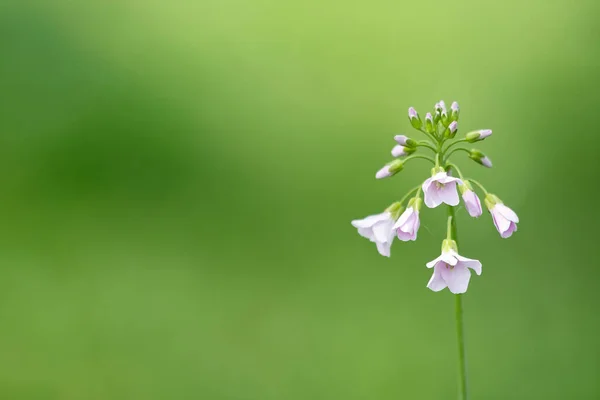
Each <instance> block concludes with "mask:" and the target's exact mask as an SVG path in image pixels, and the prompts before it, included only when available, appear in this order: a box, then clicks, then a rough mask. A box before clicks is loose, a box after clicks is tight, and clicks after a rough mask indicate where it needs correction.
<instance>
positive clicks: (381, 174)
mask: <svg viewBox="0 0 600 400" xmlns="http://www.w3.org/2000/svg"><path fill="white" fill-rule="evenodd" d="M390 176H392V173H391V172H390V166H389V165H386V166H385V167H383V168H381V169H380V170H379V171H377V173H376V174H375V178H377V179H383V178H387V177H390Z"/></svg>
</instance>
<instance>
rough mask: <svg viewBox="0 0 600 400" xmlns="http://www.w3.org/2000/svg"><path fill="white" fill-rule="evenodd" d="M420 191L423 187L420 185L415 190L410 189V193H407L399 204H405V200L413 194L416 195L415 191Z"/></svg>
mask: <svg viewBox="0 0 600 400" xmlns="http://www.w3.org/2000/svg"><path fill="white" fill-rule="evenodd" d="M418 189H421V185H419V186H416V187H414V188H412V189H410V190H409V191H408V192H407V193H406V194H405V195H404V197H402V198H401V199H400V201H398V203H400V204H402V203H404V200H406V199H407V198H408V196H410V195H411V194H413V193H414V191H415V190H418Z"/></svg>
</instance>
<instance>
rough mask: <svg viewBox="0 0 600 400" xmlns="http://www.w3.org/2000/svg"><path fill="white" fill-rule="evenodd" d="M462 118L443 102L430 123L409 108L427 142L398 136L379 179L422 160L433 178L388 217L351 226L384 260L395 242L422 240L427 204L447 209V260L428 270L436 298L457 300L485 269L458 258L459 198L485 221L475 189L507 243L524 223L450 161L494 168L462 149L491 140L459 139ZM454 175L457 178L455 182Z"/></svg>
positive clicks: (479, 136) (478, 135) (476, 134)
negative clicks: (461, 158)
mask: <svg viewBox="0 0 600 400" xmlns="http://www.w3.org/2000/svg"><path fill="white" fill-rule="evenodd" d="M459 115H460V108H459V106H458V103H457V102H453V103H452V105H451V106H450V109H449V110H448V109H446V104H445V103H444V101H443V100H442V101H440V102H439V103H436V104H435V108H434V111H433V113H427V114H426V115H425V122H423V120H422V119H421V117H420V116H419V114H418V113H417V111H416V110H415V109H414V108H412V107H411V108H409V109H408V119H409V121H410V124H411V125H412V126H413V128H415V129H416V130H418V131H420V132H422V133H424V134H425V135H426V136H427V138H428V139H427V140H423V141H416V140H413V139H411V138H409V137H407V136H405V135H396V136H395V137H394V140H395V141H396V145H395V146H394V147H393V148H392V156H393V157H395V158H394V160H392V161H391V162H389V163H387V164H386V165H385V166H384V167H383V168H381V169H380V170H379V171H377V173H376V174H375V177H376V178H377V179H383V178H388V177H391V176H394V175H396V174H397V173H398V172H400V171H402V169H403V168H404V165H405V164H406V163H407V162H408V161H410V160H413V159H419V158H420V159H426V160H429V161H430V162H431V163H432V164H433V169H432V170H431V176H430V177H429V178H427V179H426V180H425V181H424V182H423V184H422V185H419V186H417V187H415V188H413V189H411V190H409V191H408V193H407V194H406V195H405V196H404V197H403V198H402V199H401V200H399V201H396V202H394V203H393V204H392V205H390V206H389V207H388V208H386V209H385V211H384V212H383V213H381V214H376V215H371V216H369V217H367V218H364V219H359V220H354V221H352V225H353V226H354V227H355V228H357V229H358V233H359V234H360V235H361V236H363V237H365V238H367V239H369V240H370V241H371V242H374V243H375V244H376V246H377V250H378V251H379V253H380V254H381V255H383V256H386V257H389V256H390V249H391V246H392V242H393V240H394V237H395V236H397V237H398V239H399V240H401V241H404V242H406V241H409V240H417V233H418V231H419V227H420V219H419V212H420V210H421V206H422V204H423V202H424V203H425V205H426V206H427V207H429V208H435V207H438V206H440V205H442V204H446V205H447V206H448V214H449V217H448V221H447V223H448V225H447V227H448V229H447V237H446V239H445V240H444V241H443V244H442V254H441V255H440V256H439V257H438V258H436V259H435V260H433V261H431V262H429V263H427V268H433V275H432V276H431V279H430V280H429V283H428V284H427V287H428V288H429V289H431V290H433V291H435V292H437V291H440V290H442V289H444V288H446V287H447V288H448V289H449V290H450V291H451V292H452V293H455V294H459V293H464V292H466V290H467V287H468V285H469V280H470V278H471V272H470V269H472V270H473V271H475V273H476V274H477V275H480V274H481V263H480V262H479V261H478V260H472V259H469V258H466V257H463V256H461V255H459V254H458V247H457V244H456V237H455V236H456V233H455V231H456V221H455V220H454V215H455V207H457V206H458V205H459V204H460V197H462V200H463V203H464V206H465V209H466V210H467V212H468V213H469V215H470V216H471V217H475V218H477V217H479V216H481V214H482V207H481V201H480V200H479V196H477V194H476V193H475V191H474V189H473V185H472V184H475V186H477V187H478V188H479V189H480V190H481V191H482V192H483V193H484V195H485V198H484V204H485V206H486V207H487V209H488V211H489V212H490V214H491V216H492V220H493V222H494V225H495V226H496V229H497V230H498V233H500V236H501V237H503V238H508V237H510V236H511V235H512V234H513V232H515V231H516V230H517V223H518V222H519V217H517V214H515V212H514V211H513V210H511V209H510V208H508V207H507V206H505V205H504V203H503V202H502V201H501V200H500V199H499V198H498V197H497V196H496V195H494V194H491V193H489V192H488V191H487V190H486V189H485V188H484V187H483V186H482V185H481V184H480V183H479V182H477V181H475V180H473V179H470V178H468V179H467V178H464V177H463V175H462V173H461V171H460V169H459V168H458V167H457V166H456V164H453V163H452V162H451V161H450V156H451V155H453V154H454V153H456V152H459V151H462V152H466V153H467V155H468V157H469V158H470V159H472V160H473V161H475V162H477V163H478V164H480V165H483V166H484V167H487V168H491V167H492V162H491V161H490V159H489V158H488V157H487V156H486V155H485V154H483V153H482V152H481V151H479V150H476V149H467V148H464V147H460V144H463V143H475V142H478V141H481V140H484V139H485V138H487V137H489V136H491V134H492V131H491V130H490V129H480V130H476V131H471V132H469V133H467V134H466V135H465V136H464V137H463V138H460V139H455V137H456V134H457V132H458V120H459ZM419 148H424V149H429V150H431V151H433V153H434V157H429V156H425V155H421V154H413V153H415V152H416V151H417V150H418V149H419ZM455 173H456V174H457V176H453V175H454V174H455ZM459 192H460V196H459ZM411 196H412V197H411ZM421 196H423V199H421ZM409 197H411V198H410V199H409ZM407 200H408V201H407ZM406 201H407V202H406ZM405 202H406V205H405Z"/></svg>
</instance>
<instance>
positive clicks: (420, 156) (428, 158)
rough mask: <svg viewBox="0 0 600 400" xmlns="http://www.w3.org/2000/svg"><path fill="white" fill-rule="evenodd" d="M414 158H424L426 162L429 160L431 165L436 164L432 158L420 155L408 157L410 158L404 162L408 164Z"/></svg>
mask: <svg viewBox="0 0 600 400" xmlns="http://www.w3.org/2000/svg"><path fill="white" fill-rule="evenodd" d="M413 158H422V159H424V160H428V161H430V162H431V163H433V164H435V160H434V159H433V158H431V157H427V156H422V155H420V154H415V155H412V156H408V157H406V158H405V159H404V162H407V161H408V160H412V159H413Z"/></svg>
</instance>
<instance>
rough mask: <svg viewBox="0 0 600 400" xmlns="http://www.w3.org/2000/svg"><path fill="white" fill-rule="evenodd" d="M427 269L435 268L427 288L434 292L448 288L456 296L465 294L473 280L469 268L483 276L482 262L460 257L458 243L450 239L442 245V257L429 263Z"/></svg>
mask: <svg viewBox="0 0 600 400" xmlns="http://www.w3.org/2000/svg"><path fill="white" fill-rule="evenodd" d="M427 268H433V275H431V279H429V282H428V283H427V287H428V288H429V289H431V290H433V291H434V292H439V291H440V290H442V289H444V288H446V287H447V288H448V289H449V290H450V291H451V292H452V293H454V294H460V293H465V292H466V291H467V288H468V287H469V280H470V279H471V271H469V268H471V269H472V270H473V271H475V273H476V274H477V275H481V262H480V261H479V260H473V259H470V258H466V257H463V256H461V255H459V254H458V250H457V248H456V242H455V241H454V240H448V239H446V240H444V242H443V244H442V255H440V256H439V257H438V258H436V259H435V260H433V261H430V262H428V263H427Z"/></svg>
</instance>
